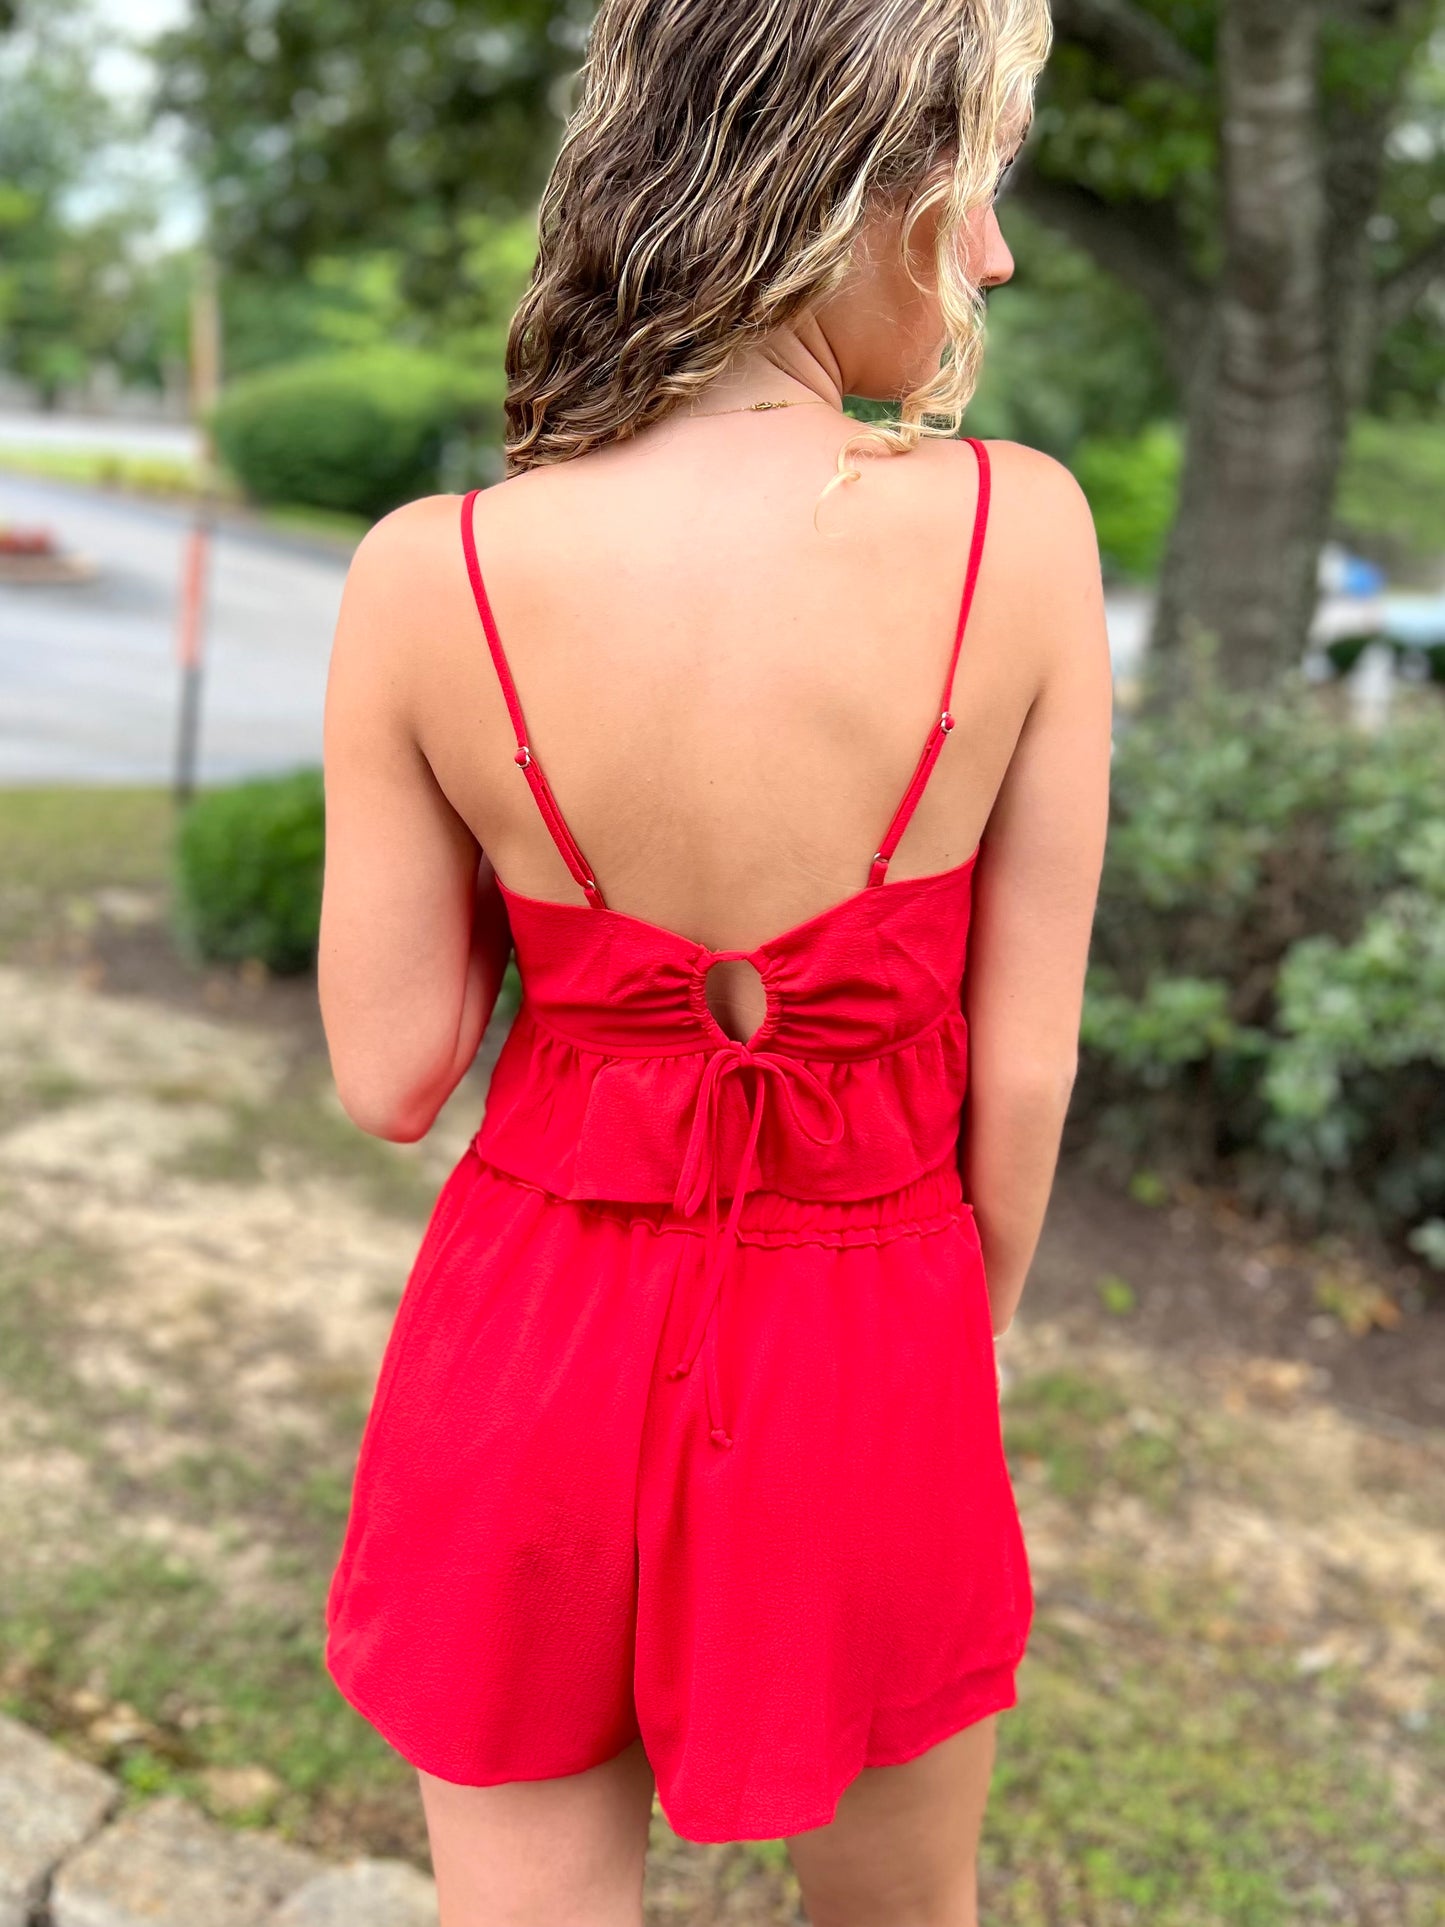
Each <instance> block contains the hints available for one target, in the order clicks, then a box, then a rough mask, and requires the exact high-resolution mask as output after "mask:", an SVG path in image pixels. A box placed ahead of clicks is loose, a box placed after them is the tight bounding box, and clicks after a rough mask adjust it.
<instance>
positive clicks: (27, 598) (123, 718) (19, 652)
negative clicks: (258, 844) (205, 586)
mask: <svg viewBox="0 0 1445 1927" xmlns="http://www.w3.org/2000/svg"><path fill="white" fill-rule="evenodd" d="M0 521H12V522H16V523H22V524H33V523H42V524H45V525H46V526H48V527H51V528H53V529H54V530H55V531H56V532H57V534H58V535H59V536H60V538H61V540H62V542H63V543H64V545H65V546H66V547H67V548H72V549H75V550H77V551H79V552H80V553H81V554H83V555H86V556H90V557H92V558H93V559H94V560H95V561H96V562H97V563H98V564H99V565H100V572H99V574H98V576H97V577H96V579H95V580H94V581H93V582H88V583H83V584H80V585H78V586H74V587H66V588H18V587H15V586H13V585H0V783H41V782H44V783H70V782H107V783H151V782H164V781H165V780H167V778H168V777H169V775H170V772H171V768H172V759H173V755H174V740H175V730H176V707H177V692H178V672H177V669H176V662H175V604H176V590H177V585H178V583H179V580H180V569H181V553H182V544H183V540H184V537H185V533H186V526H187V525H186V520H185V517H184V515H183V514H182V513H181V512H179V511H177V510H175V509H171V508H168V507H162V506H159V505H156V506H152V505H150V504H146V503H136V502H134V501H129V500H122V499H120V498H117V497H111V496H106V495H104V494H102V493H100V492H99V491H92V490H83V489H73V488H69V487H65V486H62V485H60V484H55V483H48V482H39V481H32V480H30V479H29V478H22V477H20V476H13V475H3V474H0ZM344 575H345V563H344V560H342V559H341V558H335V559H333V558H330V557H327V556H322V555H319V554H318V555H313V554H309V553H306V552H304V551H300V550H298V549H296V548H294V547H287V546H284V545H281V544H278V543H276V542H273V541H271V540H269V539H268V538H266V537H264V536H252V535H250V534H248V533H239V532H229V531H228V532H226V533H224V534H222V535H220V536H218V537H217V540H216V543H215V546H214V549H213V567H212V576H211V601H210V611H211V615H210V622H209V624H208V638H209V640H208V655H207V663H206V683H205V699H204V707H203V719H202V725H201V758H200V762H201V777H202V780H203V781H205V782H220V781H226V780H230V779H234V778H236V777H238V776H243V775H250V774H255V773H261V772H266V771H275V770H284V769H291V768H295V767H297V766H298V765H300V764H304V763H316V762H319V761H320V757H321V705H322V697H323V694H324V691H325V684H326V662H327V656H328V654H329V651H330V647H331V632H332V629H333V627H334V625H335V621H336V610H337V605H338V602H339V600H340V595H341V584H342V580H343V578H344Z"/></svg>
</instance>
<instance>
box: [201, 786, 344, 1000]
mask: <svg viewBox="0 0 1445 1927" xmlns="http://www.w3.org/2000/svg"><path fill="white" fill-rule="evenodd" d="M324 851H325V808H324V804H323V799H322V787H321V773H320V771H319V770H301V771H298V772H297V773H296V774H295V775H294V776H283V777H279V778H270V779H266V780H263V781H259V782H253V783H239V784H237V785H236V786H235V787H234V788H231V789H221V790H211V791H209V792H207V794H206V795H204V796H202V797H200V798H199V799H198V800H197V801H196V802H195V803H193V804H192V805H191V807H190V809H189V811H188V812H187V814H186V817H185V820H184V822H183V823H182V825H181V830H180V835H179V837H178V838H177V842H176V904H177V919H178V924H179V932H180V936H181V939H182V941H183V943H184V944H185V946H186V947H187V948H188V949H189V950H191V951H192V952H193V953H194V954H196V955H198V956H201V957H204V958H206V959H208V960H211V961H215V962H221V963H237V962H241V961H244V960H246V959H248V958H259V959H260V961H261V962H262V963H264V964H265V965H266V966H267V968H268V969H270V970H274V971H277V972H288V971H301V970H306V969H309V968H310V966H311V965H312V964H313V963H314V962H315V959H316V940H317V934H318V931H319V929H320V924H321V869H322V858H323V855H324Z"/></svg>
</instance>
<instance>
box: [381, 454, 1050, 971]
mask: <svg viewBox="0 0 1445 1927" xmlns="http://www.w3.org/2000/svg"><path fill="white" fill-rule="evenodd" d="M719 430H721V431H722V432H719ZM836 446H837V431H836V427H835V425H834V424H833V423H831V422H809V423H808V424H807V425H806V428H805V427H804V424H803V423H802V422H801V421H792V422H786V423H785V422H782V421H779V420H776V419H774V420H767V419H764V420H761V421H760V420H745V421H742V422H740V423H727V424H723V423H720V422H713V423H707V424H690V425H688V426H687V427H686V428H684V430H683V431H682V432H681V433H678V434H676V435H673V434H669V433H668V431H667V429H666V428H664V429H663V430H662V431H659V432H657V433H656V434H654V435H645V436H642V437H639V438H638V439H637V441H635V442H633V443H629V444H625V445H623V446H621V447H619V448H615V449H609V450H606V451H604V452H602V453H600V454H598V455H595V456H592V457H587V458H583V459H581V460H579V461H576V462H572V463H568V464H566V465H564V466H560V467H555V468H550V469H542V470H538V471H534V472H533V473H531V474H529V475H527V476H525V477H521V478H518V479H517V480H516V481H514V482H510V483H507V484H505V485H503V486H502V487H500V488H496V489H493V490H490V491H488V492H487V493H486V494H485V495H483V496H482V498H481V499H480V501H479V502H478V505H477V510H476V517H475V535H476V543H477V551H478V555H479V558H480V562H481V568H482V572H483V574H484V577H485V582H486V590H487V594H488V596H489V598H490V601H491V604H492V608H493V611H494V614H495V617H496V622H497V627H498V630H499V632H500V635H501V638H502V641H503V643H504V646H505V649H506V652H507V656H508V658H509V660H510V663H511V667H512V671H513V674H514V676H515V679H516V683H517V687H518V691H519V694H520V697H521V701H522V704H523V707H524V709H525V711H526V715H527V719H528V723H529V725H530V733H531V736H532V740H533V742H534V744H535V746H536V748H537V752H538V755H539V756H540V758H541V759H542V761H543V762H544V763H545V766H546V770H547V774H548V777H549V779H550V781H551V785H552V788H553V790H554V792H555V793H556V795H557V797H558V799H559V802H560V804H561V808H562V810H563V812H564V813H565V815H566V817H567V820H568V822H569V823H570V825H571V826H572V829H573V830H574V832H575V834H576V836H577V838H578V840H579V842H580V844H581V845H582V847H583V848H584V849H585V850H586V851H587V853H588V857H589V859H590V861H591V863H592V864H593V866H594V867H595V869H596V872H597V875H598V879H599V882H600V883H601V884H602V887H603V889H604V890H605V893H606V897H607V901H608V903H609V904H610V905H611V906H612V907H613V908H615V909H621V910H625V911H628V912H629V913H631V914H633V915H635V916H641V917H645V918H647V919H649V920H651V921H653V922H657V923H661V924H664V925H667V926H668V927H670V928H674V929H678V930H681V931H683V932H685V933H687V934H689V935H691V936H694V937H696V938H697V939H698V940H699V941H701V942H704V943H707V944H708V945H710V946H712V947H714V948H719V949H721V948H732V947H739V948H741V947H746V946H748V945H750V944H753V943H757V942H760V941H762V940H763V939H764V938H766V937H767V936H769V935H770V934H772V933H774V932H776V931H777V930H780V929H782V928H785V927H787V926H788V925H790V924H793V923H796V922H798V921H801V920H802V919H804V918H806V917H809V916H812V915H814V914H815V913H817V912H818V911H821V910H823V909H825V908H827V907H828V906H829V905H830V904H832V903H834V902H836V901H838V900H839V899H840V898H841V897H843V896H846V895H847V894H849V893H850V892H851V891H853V890H855V889H858V888H860V887H861V886H862V885H863V883H864V882H865V880H866V878H867V874H868V866H869V860H870V858H871V856H872V854H873V852H874V851H875V850H876V849H877V847H878V844H879V841H880V839H881V838H882V836H883V833H884V831H885V829H886V827H887V825H888V823H889V820H890V817H891V815H892V813H893V810H894V808H895V806H896V804H897V802H898V800H899V797H900V795H901V794H902V791H903V789H904V787H905V785H906V784H907V781H908V778H909V776H910V774H911V773H912V771H913V768H914V765H915V762H916V760H917V757H918V754H919V751H920V749H921V747H922V745H923V743H924V740H925V738H926V736H927V734H928V731H929V730H930V728H931V727H932V725H933V724H934V723H935V722H936V720H937V715H938V701H939V691H940V689H941V687H942V684H943V680H944V675H945V670H946V667H947V662H948V657H949V653H950V649H951V646H952V643H953V641H954V636H955V628H956V623H957V617H958V612H959V603H960V597H961V595H962V591H963V586H964V577H965V565H966V562H967V556H968V549H969V531H970V529H971V528H972V526H973V522H974V516H975V511H976V506H977V499H978V471H977V466H976V463H975V461H974V457H973V455H972V453H971V451H970V450H969V449H968V448H967V447H965V446H962V445H946V446H945V445H934V446H931V447H927V448H926V449H925V450H923V451H920V453H919V454H918V456H916V457H914V458H907V459H901V460H894V461H888V460H882V461H870V462H868V463H867V465H866V468H865V472H864V480H863V482H862V483H861V484H855V485H853V487H852V489H851V491H849V490H844V491H841V492H838V491H835V493H834V495H833V496H832V497H830V498H829V500H828V502H827V503H825V504H824V507H823V510H822V513H821V516H820V521H821V526H822V529H823V531H824V532H823V533H822V534H820V533H819V532H818V531H817V530H816V529H815V528H814V525H813V505H814V502H815V500H816V497H817V494H818V491H819V489H820V488H821V486H822V484H823V482H824V481H826V479H827V477H828V475H829V474H830V473H831V472H832V467H833V463H834V460H835V459H836ZM1003 515H1004V517H1005V518H1006V517H1007V515H1008V505H1007V503H1005V505H1004V508H1003ZM448 532H449V533H450V534H451V536H452V538H453V540H454V542H455V544H456V551H457V552H456V554H455V556H454V557H453V558H452V559H451V563H450V569H451V573H452V575H453V577H454V578H455V577H459V576H460V572H461V550H460V541H459V538H457V535H456V523H455V517H454V515H453V516H452V517H451V518H450V521H449V525H448ZM1007 541H1008V534H1007V529H1006V528H1005V529H1004V530H1003V531H1002V532H1000V531H999V529H997V528H995V530H994V532H993V534H992V535H991V537H990V538H989V548H988V550H987V552H986V560H985V563H984V568H983V573H982V576H981V578H980V583H979V588H978V592H977V595H976V598H975V606H974V610H973V614H972V617H971V620H970V623H969V628H968V633H967V635H966V637H965V642H964V649H963V653H962V656H961V658H960V663H959V669H958V674H957V680H956V683H955V687H954V697H953V712H954V715H955V717H956V728H955V729H954V731H953V733H952V735H951V737H950V740H949V742H948V746H947V751H946V754H944V755H943V756H942V757H941V759H940V762H939V765H938V768H937V770H936V771H935V773H934V775H933V777H932V780H931V781H930V783H929V786H928V789H927V791H926V793H925V795H924V797H923V799H922V801H921V802H920V805H919V809H918V812H917V815H916V817H915V819H914V821H913V823H912V825H911V826H910V828H909V830H908V831H907V832H906V834H905V838H904V841H903V843H902V845H901V846H900V849H899V851H898V853H897V855H896V856H895V857H894V859H893V863H892V865H891V868H890V875H893V876H895V877H902V876H910V875H920V874H925V873H928V872H931V871H935V870H940V869H944V868H947V867H949V866H950V865H952V864H955V863H958V862H960V861H961V860H962V859H963V858H964V857H965V856H966V855H967V854H968V852H969V851H971V850H972V849H973V848H974V846H975V845H976V844H977V843H978V841H979V839H980V837H981V835H982V833H983V830H984V827H985V825H986V823H987V821H988V817H989V813H990V810H991V809H992V806H993V803H994V800H995V797H996V795H997V793H998V790H999V787H1000V784H1001V783H1002V780H1003V777H1004V773H1005V771H1006V769H1007V767H1008V763H1009V759H1010V756H1011V754H1012V751H1013V749H1014V746H1015V743H1016V741H1017V738H1018V735H1019V731H1020V729H1021V728H1022V725H1023V721H1024V718H1025V716H1026V715H1027V713H1028V710H1029V706H1030V704H1031V703H1032V701H1033V700H1034V697H1035V696H1036V694H1037V693H1038V689H1039V686H1040V682H1041V680H1042V678H1043V675H1044V671H1045V652H1044V651H1043V649H1041V648H1039V647H1038V646H1035V647H1033V648H1028V647H1023V648H1021V647H1019V646H1018V637H1017V636H1016V635H1015V634H1014V633H1013V632H1012V626H1011V625H1010V623H1009V621H1008V608H1007V606H1006V598H1005V597H1003V596H1001V595H1000V593H999V589H1000V586H1001V585H1000V583H999V581H998V578H999V575H1000V573H1001V571H1000V568H999V566H997V565H996V563H995V557H994V549H995V547H998V548H1006V546H1007ZM464 586H465V585H464V584H463V585H462V587H463V588H464ZM456 603H457V607H456V614H455V620H454V621H449V622H448V625H447V630H446V633H445V634H444V635H439V636H438V637H437V638H436V644H435V648H434V650H433V652H432V655H431V658H430V660H429V661H428V662H427V663H426V664H425V665H424V666H423V668H422V671H421V674H420V676H419V679H418V683H417V712H416V713H417V725H418V739H419V741H420V743H421V746H422V748H423V750H424V752H425V754H426V757H427V760H428V762H429V763H430V765H431V767H432V768H433V770H435V772H436V774H437V777H438V779H439V781H440V783H441V785H442V788H443V789H444V791H445V792H446V794H447V796H448V798H449V799H450V801H451V802H452V804H453V806H454V807H455V808H456V809H457V811H458V813H459V814H460V815H461V816H462V817H463V818H464V819H465V821H466V822H467V823H468V825H469V826H470V828H471V829H472V832H473V834H474V835H475V836H476V838H477V840H478V842H479V843H480V844H481V845H482V847H483V848H484V849H485V850H486V851H487V853H488V855H489V857H490V858H491V860H492V862H493V864H494V865H495V867H496V869H497V871H498V872H499V874H500V875H501V876H502V877H503V878H504V880H505V881H506V882H507V884H508V885H509V886H510V887H511V888H512V889H513V890H516V891H519V892H521V893H523V894H527V895H535V896H543V897H554V898H557V899H559V900H563V901H567V900H576V899H577V898H579V896H580V892H579V891H578V889H577V888H576V886H575V885H574V883H573V882H572V880H571V878H570V877H569V875H568V873H567V870H566V868H565V866H564V864H563V862H562V860H561V859H560V857H559V856H558V854H557V851H556V850H555V848H554V846H553V843H552V841H551V839H550V838H549V836H548V834H547V832H546V829H545V827H544V825H543V823H542V821H541V819H540V817H539V815H538V813H537V811H536V809H535V808H534V807H533V804H532V799H531V796H530V795H529V793H528V790H527V787H526V785H525V784H524V783H522V782H520V781H519V780H518V775H517V769H516V766H515V763H514V760H513V752H514V743H513V740H512V732H511V729H510V727H509V724H508V719H507V715H506V711H505V709H504V706H503V703H502V697H501V692H500V688H499V686H498V684H497V681H496V677H495V675H494V673H493V669H492V665H491V661H490V658H489V656H488V653H487V650H486V647H485V644H484V642H483V638H482V635H481V631H480V628H479V625H478V622H477V618H476V614H475V611H474V610H473V609H472V607H471V604H470V600H469V599H468V598H466V597H465V596H464V595H463V594H460V593H459V594H458V595H457V597H456ZM1001 605H1004V606H1001Z"/></svg>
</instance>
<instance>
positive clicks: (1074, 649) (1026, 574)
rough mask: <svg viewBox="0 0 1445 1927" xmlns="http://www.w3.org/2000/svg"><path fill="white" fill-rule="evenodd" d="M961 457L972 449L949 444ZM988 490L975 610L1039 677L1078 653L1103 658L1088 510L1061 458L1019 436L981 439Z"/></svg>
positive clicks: (1094, 540) (1099, 586)
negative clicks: (985, 454)
mask: <svg viewBox="0 0 1445 1927" xmlns="http://www.w3.org/2000/svg"><path fill="white" fill-rule="evenodd" d="M953 446H954V448H955V452H956V454H957V455H959V456H960V457H961V458H962V459H963V460H964V461H965V462H973V461H974V460H975V457H974V454H973V451H972V449H969V448H966V447H963V446H962V445H959V444H954V445H953ZM984 447H985V449H986V450H987V454H988V466H989V479H990V500H989V521H988V535H987V541H986V545H985V548H984V563H983V573H982V575H981V577H980V581H979V609H980V614H981V615H984V616H985V619H986V620H988V621H989V622H990V624H991V625H996V626H997V629H998V631H999V633H1000V634H1001V635H1002V636H1004V637H1005V638H1006V640H1007V644H1008V646H1009V648H1010V649H1011V650H1017V651H1018V652H1019V654H1020V655H1021V656H1023V657H1026V658H1027V659H1028V660H1029V661H1030V662H1031V664H1032V665H1033V669H1034V672H1035V675H1036V677H1037V680H1038V683H1039V685H1040V686H1042V684H1043V683H1044V682H1045V681H1047V680H1049V679H1050V677H1051V676H1052V675H1053V674H1054V673H1055V672H1056V671H1057V670H1058V668H1059V667H1060V666H1061V664H1063V663H1066V662H1067V661H1068V660H1069V659H1070V658H1075V659H1076V658H1077V657H1078V656H1080V655H1081V654H1082V655H1083V656H1085V657H1088V658H1092V659H1095V660H1096V665H1097V661H1098V660H1105V659H1107V653H1108V637H1107V630H1106V627H1105V621H1104V589H1103V579H1102V573H1101V568H1100V561H1099V544H1098V536H1097V532H1096V530H1095V526H1094V516H1093V511H1092V510H1091V508H1090V506H1089V501H1088V497H1087V496H1086V495H1085V494H1084V491H1083V489H1082V488H1081V487H1080V485H1079V482H1078V479H1077V478H1076V476H1075V475H1074V473H1073V471H1072V470H1071V469H1070V468H1069V467H1068V466H1067V464H1066V463H1064V462H1061V461H1059V460H1057V459H1056V458H1055V457H1054V456H1052V455H1049V454H1046V453H1045V452H1044V451H1043V450H1042V449H1038V448H1030V447H1028V446H1027V445H1026V444H1025V443H1023V442H1012V441H986V442H985V443H984Z"/></svg>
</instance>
